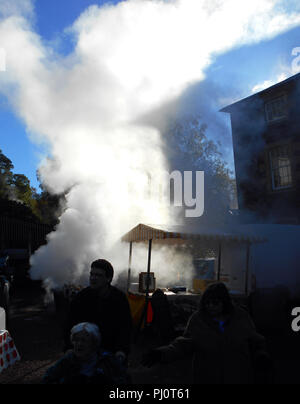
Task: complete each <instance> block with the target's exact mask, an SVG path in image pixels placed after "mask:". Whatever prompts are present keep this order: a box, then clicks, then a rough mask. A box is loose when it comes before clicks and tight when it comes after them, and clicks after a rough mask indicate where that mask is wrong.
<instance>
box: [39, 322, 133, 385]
mask: <svg viewBox="0 0 300 404" xmlns="http://www.w3.org/2000/svg"><path fill="white" fill-rule="evenodd" d="M71 342H72V344H73V350H70V351H68V352H67V353H66V354H65V355H64V356H63V357H62V358H61V359H60V360H59V361H58V362H57V363H56V364H55V365H54V366H52V367H51V368H49V369H48V370H47V372H46V374H45V376H44V378H43V382H44V383H45V384H103V383H105V384H111V383H114V384H115V383H125V381H126V380H125V379H126V375H125V371H124V369H123V368H122V366H121V364H120V362H119V361H118V360H117V359H116V357H115V356H114V355H112V354H110V353H109V352H104V351H103V350H101V334H100V331H99V328H98V326H97V325H96V324H92V323H80V324H77V325H75V326H74V327H73V328H72V329H71Z"/></svg>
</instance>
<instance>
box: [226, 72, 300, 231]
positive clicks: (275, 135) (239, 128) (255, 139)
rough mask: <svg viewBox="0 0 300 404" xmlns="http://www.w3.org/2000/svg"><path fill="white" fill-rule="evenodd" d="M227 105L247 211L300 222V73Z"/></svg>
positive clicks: (242, 207)
mask: <svg viewBox="0 0 300 404" xmlns="http://www.w3.org/2000/svg"><path fill="white" fill-rule="evenodd" d="M221 111H222V112H226V113H230V117H231V127H232V140H233V148H234V160H235V171H236V181H237V194H238V204H239V210H240V211H241V213H243V214H244V217H245V218H248V219H246V220H248V221H254V220H255V221H261V222H268V223H285V224H300V73H299V74H296V75H295V76H292V77H290V78H289V79H287V80H285V81H282V82H281V83H278V84H276V85H274V86H272V87H270V88H267V89H265V90H263V91H261V92H259V93H256V94H254V95H252V96H250V97H248V98H245V99H243V100H241V101H238V102H236V103H234V104H231V105H229V106H227V107H225V108H223V109H222V110H221Z"/></svg>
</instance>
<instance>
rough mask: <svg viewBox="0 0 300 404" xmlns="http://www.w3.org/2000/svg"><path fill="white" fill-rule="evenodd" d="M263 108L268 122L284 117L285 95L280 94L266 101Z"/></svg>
mask: <svg viewBox="0 0 300 404" xmlns="http://www.w3.org/2000/svg"><path fill="white" fill-rule="evenodd" d="M265 109H266V119H267V121H268V122H274V121H277V120H279V119H282V118H284V117H286V96H285V95H281V96H280V97H277V98H274V99H273V100H271V101H268V102H266V104H265Z"/></svg>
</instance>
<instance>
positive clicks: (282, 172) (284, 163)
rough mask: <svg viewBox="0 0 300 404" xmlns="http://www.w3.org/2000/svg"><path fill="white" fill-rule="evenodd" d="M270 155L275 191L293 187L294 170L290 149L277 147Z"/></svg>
mask: <svg viewBox="0 0 300 404" xmlns="http://www.w3.org/2000/svg"><path fill="white" fill-rule="evenodd" d="M269 153H270V162H271V175H272V188H273V190H276V189H282V188H288V187H291V186H292V170H291V160H290V153H289V147H288V146H280V147H276V148H274V149H272V150H271V151H270V152H269Z"/></svg>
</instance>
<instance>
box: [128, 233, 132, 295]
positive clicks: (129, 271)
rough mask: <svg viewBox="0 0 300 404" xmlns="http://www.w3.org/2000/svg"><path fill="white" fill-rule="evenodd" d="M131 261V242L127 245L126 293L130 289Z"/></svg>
mask: <svg viewBox="0 0 300 404" xmlns="http://www.w3.org/2000/svg"><path fill="white" fill-rule="evenodd" d="M131 259H132V241H130V243H129V262H128V277H127V293H128V292H129V288H130V276H131Z"/></svg>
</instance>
